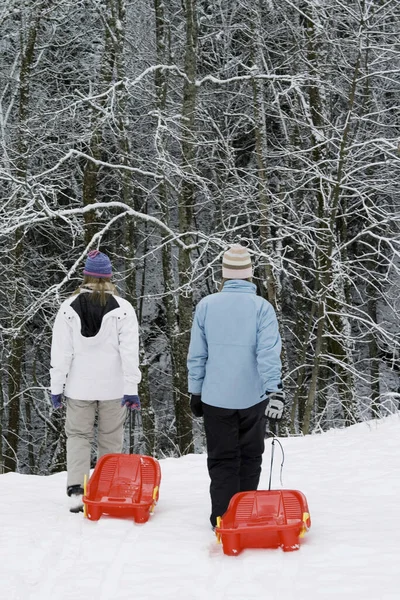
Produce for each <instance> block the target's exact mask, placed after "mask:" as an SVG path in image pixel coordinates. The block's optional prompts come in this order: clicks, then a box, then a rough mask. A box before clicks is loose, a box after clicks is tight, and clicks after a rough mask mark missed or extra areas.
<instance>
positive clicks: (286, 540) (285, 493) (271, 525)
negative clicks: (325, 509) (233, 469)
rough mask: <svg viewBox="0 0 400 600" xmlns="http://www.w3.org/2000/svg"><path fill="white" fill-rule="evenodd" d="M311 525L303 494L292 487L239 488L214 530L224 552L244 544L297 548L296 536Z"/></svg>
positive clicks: (232, 552) (233, 553)
mask: <svg viewBox="0 0 400 600" xmlns="http://www.w3.org/2000/svg"><path fill="white" fill-rule="evenodd" d="M310 527H311V519H310V514H309V511H308V506H307V500H306V498H305V496H304V495H303V494H302V493H301V492H299V491H296V490H260V491H254V492H239V493H238V494H235V495H234V496H233V498H232V499H231V501H230V503H229V506H228V510H227V511H226V513H225V514H224V515H223V517H222V519H219V522H218V523H217V527H216V529H215V533H216V535H217V538H218V540H219V541H221V542H222V548H223V551H224V554H228V555H229V556H236V555H238V554H239V553H240V552H241V551H242V550H243V549H244V548H279V547H282V548H283V550H284V551H285V552H288V551H292V550H298V549H299V547H300V540H299V538H300V537H303V535H304V534H305V532H306V531H307V530H308V529H309V528H310Z"/></svg>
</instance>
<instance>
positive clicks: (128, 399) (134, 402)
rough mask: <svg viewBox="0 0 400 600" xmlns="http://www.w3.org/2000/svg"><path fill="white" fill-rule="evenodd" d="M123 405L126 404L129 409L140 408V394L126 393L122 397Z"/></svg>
mask: <svg viewBox="0 0 400 600" xmlns="http://www.w3.org/2000/svg"><path fill="white" fill-rule="evenodd" d="M121 406H126V408H129V410H140V399H139V396H129V395H125V396H124V397H123V398H122V402H121Z"/></svg>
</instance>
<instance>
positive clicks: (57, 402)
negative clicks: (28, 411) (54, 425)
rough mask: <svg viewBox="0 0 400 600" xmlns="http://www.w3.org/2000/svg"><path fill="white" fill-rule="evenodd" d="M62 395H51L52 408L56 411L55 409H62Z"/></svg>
mask: <svg viewBox="0 0 400 600" xmlns="http://www.w3.org/2000/svg"><path fill="white" fill-rule="evenodd" d="M61 399H62V394H52V395H51V401H52V403H53V408H55V409H57V408H61V407H62V402H61Z"/></svg>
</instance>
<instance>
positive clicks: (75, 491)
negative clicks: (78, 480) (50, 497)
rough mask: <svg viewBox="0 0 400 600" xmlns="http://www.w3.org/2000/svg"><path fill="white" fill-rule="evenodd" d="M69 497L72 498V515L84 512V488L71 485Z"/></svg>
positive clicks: (68, 492) (70, 507)
mask: <svg viewBox="0 0 400 600" xmlns="http://www.w3.org/2000/svg"><path fill="white" fill-rule="evenodd" d="M67 495H68V496H69V497H70V498H71V501H70V506H69V511H70V512H72V513H79V512H83V502H82V496H83V487H82V486H81V485H69V486H68V487H67Z"/></svg>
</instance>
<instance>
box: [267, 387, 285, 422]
mask: <svg viewBox="0 0 400 600" xmlns="http://www.w3.org/2000/svg"><path fill="white" fill-rule="evenodd" d="M267 400H268V404H267V407H266V409H265V416H266V417H267V419H270V420H271V421H280V420H281V419H282V417H283V410H284V408H285V392H283V391H280V392H267Z"/></svg>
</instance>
